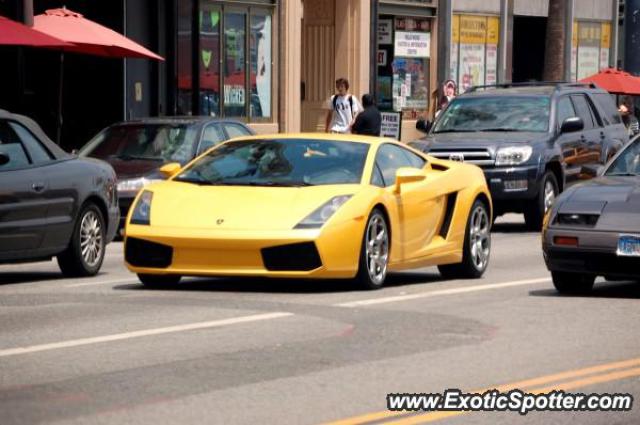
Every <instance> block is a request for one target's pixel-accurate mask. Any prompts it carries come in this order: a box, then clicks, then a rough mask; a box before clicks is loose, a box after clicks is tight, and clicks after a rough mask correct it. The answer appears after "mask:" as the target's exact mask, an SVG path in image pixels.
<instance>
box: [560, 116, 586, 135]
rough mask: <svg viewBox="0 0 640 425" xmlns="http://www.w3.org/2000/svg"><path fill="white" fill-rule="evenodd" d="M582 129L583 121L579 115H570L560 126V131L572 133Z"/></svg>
mask: <svg viewBox="0 0 640 425" xmlns="http://www.w3.org/2000/svg"><path fill="white" fill-rule="evenodd" d="M582 129H584V122H583V121H582V118H580V117H571V118H567V119H566V120H564V122H563V123H562V126H561V127H560V133H573V132H576V131H581V130H582Z"/></svg>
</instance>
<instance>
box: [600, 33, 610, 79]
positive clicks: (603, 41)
mask: <svg viewBox="0 0 640 425" xmlns="http://www.w3.org/2000/svg"><path fill="white" fill-rule="evenodd" d="M609 49H611V24H610V23H608V22H603V23H602V30H601V33H600V70H601V71H602V70H603V69H606V68H609Z"/></svg>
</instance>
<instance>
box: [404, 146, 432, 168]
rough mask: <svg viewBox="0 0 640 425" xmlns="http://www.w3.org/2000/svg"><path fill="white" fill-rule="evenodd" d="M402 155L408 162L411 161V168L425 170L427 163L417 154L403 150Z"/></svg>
mask: <svg viewBox="0 0 640 425" xmlns="http://www.w3.org/2000/svg"><path fill="white" fill-rule="evenodd" d="M402 153H403V154H404V156H405V157H406V158H407V161H409V164H411V165H409V167H413V168H424V165H425V164H426V163H427V160H426V159H424V158H422V157H420V156H418V155H416V154H415V153H413V152H411V151H409V150H407V149H402Z"/></svg>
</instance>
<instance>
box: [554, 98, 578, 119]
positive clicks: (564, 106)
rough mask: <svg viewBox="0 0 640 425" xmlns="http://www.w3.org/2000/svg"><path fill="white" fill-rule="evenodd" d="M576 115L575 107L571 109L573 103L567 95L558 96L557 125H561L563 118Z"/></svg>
mask: <svg viewBox="0 0 640 425" xmlns="http://www.w3.org/2000/svg"><path fill="white" fill-rule="evenodd" d="M575 116H577V115H576V111H575V109H573V103H571V99H569V98H568V97H567V96H565V97H562V98H560V100H559V101H558V126H561V125H562V123H563V122H564V120H566V119H567V118H573V117H575Z"/></svg>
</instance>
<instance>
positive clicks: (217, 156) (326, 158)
mask: <svg viewBox="0 0 640 425" xmlns="http://www.w3.org/2000/svg"><path fill="white" fill-rule="evenodd" d="M368 151H369V145H368V144H366V143H357V142H341V141H328V140H326V141H325V140H310V139H281V140H279V139H267V140H262V139H260V140H242V141H237V142H230V143H226V144H223V145H220V147H218V148H216V149H213V150H212V151H210V152H209V153H208V154H206V155H205V156H203V157H201V158H200V159H198V160H197V161H196V162H194V163H193V164H192V165H190V166H189V167H188V168H187V169H186V170H185V171H183V172H182V173H180V174H179V175H178V176H177V177H176V178H175V179H174V180H176V181H184V182H190V183H195V184H203V185H233V186H236V185H237V186H313V185H327V184H358V183H360V180H361V178H362V172H363V170H364V163H365V160H366V158H367V152H368Z"/></svg>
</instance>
